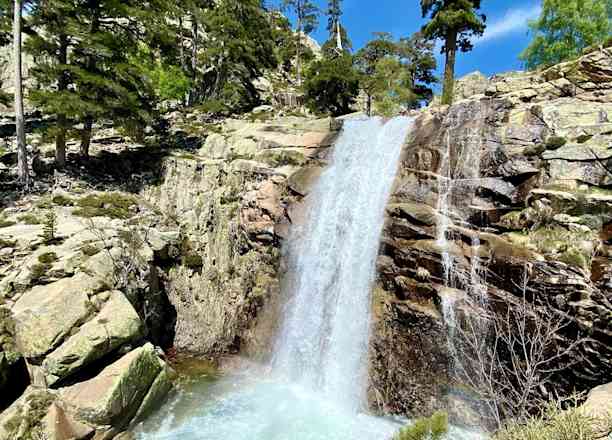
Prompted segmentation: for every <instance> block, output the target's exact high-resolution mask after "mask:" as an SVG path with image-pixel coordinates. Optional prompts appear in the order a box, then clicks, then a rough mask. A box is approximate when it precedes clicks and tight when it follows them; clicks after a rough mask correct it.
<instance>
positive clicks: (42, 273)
mask: <svg viewBox="0 0 612 440" xmlns="http://www.w3.org/2000/svg"><path fill="white" fill-rule="evenodd" d="M49 270H51V265H50V264H35V265H33V266H32V267H30V274H31V275H32V282H31V284H32V285H33V286H35V285H37V284H42V283H44V281H45V280H46V278H47V272H49Z"/></svg>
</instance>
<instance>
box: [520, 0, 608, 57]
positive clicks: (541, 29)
mask: <svg viewBox="0 0 612 440" xmlns="http://www.w3.org/2000/svg"><path fill="white" fill-rule="evenodd" d="M611 12H612V0H544V3H543V5H542V13H541V14H540V17H539V18H538V19H537V20H534V21H531V22H530V23H529V27H530V29H531V33H532V34H533V41H532V42H531V44H530V45H529V47H528V48H527V49H526V50H525V51H524V52H523V53H522V54H521V56H520V58H521V60H523V61H524V62H525V65H526V67H527V68H528V69H536V68H538V67H549V66H552V65H553V64H557V63H560V62H562V61H567V60H569V59H572V58H575V57H577V56H579V55H580V54H581V53H582V51H583V49H585V48H586V47H589V46H592V45H594V44H599V43H602V42H604V41H605V40H606V39H607V38H610V37H611V36H612V21H611V19H612V17H610V13H611Z"/></svg>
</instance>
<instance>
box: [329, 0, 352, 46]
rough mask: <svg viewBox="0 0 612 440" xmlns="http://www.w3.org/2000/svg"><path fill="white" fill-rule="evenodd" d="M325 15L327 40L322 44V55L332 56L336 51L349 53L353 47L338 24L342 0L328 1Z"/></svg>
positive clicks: (344, 29)
mask: <svg viewBox="0 0 612 440" xmlns="http://www.w3.org/2000/svg"><path fill="white" fill-rule="evenodd" d="M326 14H327V32H329V39H328V40H327V41H326V42H325V43H324V44H323V47H322V49H323V53H325V54H326V55H327V56H330V55H333V52H337V51H338V50H341V51H344V52H347V53H349V52H350V51H351V50H352V48H353V46H352V43H351V41H350V40H349V38H348V33H347V31H346V28H345V27H344V26H342V24H341V23H340V17H341V16H342V0H329V1H328V4H327V11H326ZM338 34H340V35H338ZM338 46H340V47H338Z"/></svg>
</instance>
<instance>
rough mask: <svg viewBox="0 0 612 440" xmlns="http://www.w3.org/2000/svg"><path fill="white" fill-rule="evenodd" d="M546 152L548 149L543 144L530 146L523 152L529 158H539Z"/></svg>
mask: <svg viewBox="0 0 612 440" xmlns="http://www.w3.org/2000/svg"><path fill="white" fill-rule="evenodd" d="M544 151H546V147H545V146H544V145H543V144H536V145H530V146H528V147H527V148H525V150H524V151H523V154H524V155H525V156H527V157H529V156H539V155H540V154H542V153H543V152H544Z"/></svg>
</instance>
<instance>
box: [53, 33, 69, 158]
mask: <svg viewBox="0 0 612 440" xmlns="http://www.w3.org/2000/svg"><path fill="white" fill-rule="evenodd" d="M58 61H59V63H60V64H63V65H66V64H67V63H68V37H67V36H66V35H60V47H59V56H58ZM57 89H58V91H59V92H63V91H66V90H68V77H67V74H66V71H62V72H61V73H60V75H59V78H58V85H57ZM67 126H68V118H67V117H66V115H65V114H64V113H58V115H57V135H56V136H55V166H56V167H57V168H60V169H61V168H64V167H65V166H66V129H67Z"/></svg>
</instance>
